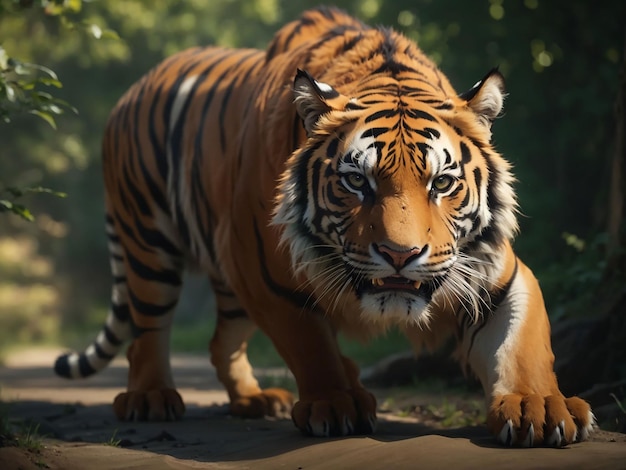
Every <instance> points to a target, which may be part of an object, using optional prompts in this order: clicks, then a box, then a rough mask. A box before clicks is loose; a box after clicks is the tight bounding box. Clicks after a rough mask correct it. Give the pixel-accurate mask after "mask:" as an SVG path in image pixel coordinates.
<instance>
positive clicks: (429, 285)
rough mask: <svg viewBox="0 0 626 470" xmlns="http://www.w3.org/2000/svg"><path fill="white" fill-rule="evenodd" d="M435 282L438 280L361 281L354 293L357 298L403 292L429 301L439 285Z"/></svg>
mask: <svg viewBox="0 0 626 470" xmlns="http://www.w3.org/2000/svg"><path fill="white" fill-rule="evenodd" d="M437 281H438V278H434V279H431V280H429V281H413V280H411V279H407V278H406V277H403V276H389V277H383V278H372V279H363V280H360V281H359V282H358V283H357V286H356V291H357V294H358V295H359V296H361V295H364V294H382V293H393V292H405V293H407V294H410V295H414V296H417V297H422V298H423V299H425V300H427V301H430V299H431V298H432V296H433V294H434V292H435V290H437V287H438V286H439V285H440V283H439V282H437Z"/></svg>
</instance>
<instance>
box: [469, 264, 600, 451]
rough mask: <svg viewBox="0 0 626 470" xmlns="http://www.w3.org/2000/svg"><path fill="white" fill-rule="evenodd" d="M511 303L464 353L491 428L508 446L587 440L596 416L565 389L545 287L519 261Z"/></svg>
mask: <svg viewBox="0 0 626 470" xmlns="http://www.w3.org/2000/svg"><path fill="white" fill-rule="evenodd" d="M511 262H512V263H514V264H515V268H514V269H512V274H511V276H510V279H511V282H510V284H509V287H508V291H507V293H506V295H505V298H504V299H503V301H502V302H500V304H499V306H498V307H497V309H496V310H495V311H494V312H492V313H490V314H488V315H489V316H488V317H487V318H485V320H484V322H482V323H479V324H477V325H474V326H472V327H470V328H469V329H468V330H467V331H466V332H465V334H464V335H463V342H462V349H463V351H464V353H465V356H466V357H467V359H468V360H469V364H470V366H471V367H472V369H473V370H474V372H475V373H476V374H477V375H478V377H479V378H480V380H481V382H482V384H483V388H484V389H485V392H486V395H487V400H488V402H489V409H488V413H487V426H488V428H489V430H490V431H491V432H492V433H493V434H494V435H495V436H496V438H497V440H498V441H499V442H500V443H501V444H503V445H509V446H512V445H518V446H526V447H530V446H537V445H548V446H557V447H558V446H563V445H566V444H569V443H572V442H575V441H580V440H584V439H586V438H587V436H588V434H589V432H590V431H591V429H592V425H593V422H594V417H593V414H592V412H591V408H590V407H589V405H588V404H587V403H586V402H585V401H584V400H582V399H580V398H578V397H572V398H566V397H564V396H563V394H562V393H561V391H560V390H559V386H558V383H557V379H556V375H555V374H554V370H553V364H554V355H553V353H552V347H551V344H550V324H549V321H548V314H547V312H546V309H545V306H544V303H543V297H542V294H541V290H540V288H539V284H538V282H537V280H536V279H535V277H534V276H533V274H532V272H531V271H530V269H528V268H527V267H526V266H525V265H524V264H523V263H521V261H519V260H517V262H515V260H514V258H513V259H512V261H511Z"/></svg>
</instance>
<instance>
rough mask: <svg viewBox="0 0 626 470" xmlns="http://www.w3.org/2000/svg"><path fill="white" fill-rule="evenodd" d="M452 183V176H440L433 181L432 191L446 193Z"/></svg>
mask: <svg viewBox="0 0 626 470" xmlns="http://www.w3.org/2000/svg"><path fill="white" fill-rule="evenodd" d="M453 182H454V178H452V176H448V175H441V176H438V177H437V178H435V179H434V180H433V184H432V189H433V190H435V191H439V192H441V191H446V190H448V189H450V186H452V183H453Z"/></svg>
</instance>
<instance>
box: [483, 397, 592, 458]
mask: <svg viewBox="0 0 626 470" xmlns="http://www.w3.org/2000/svg"><path fill="white" fill-rule="evenodd" d="M593 423H594V416H593V413H592V412H591V408H590V407H589V404H588V403H587V402H586V401H584V400H582V399H580V398H578V397H572V398H564V397H563V396H560V395H551V396H547V397H543V396H541V395H518V394H510V395H500V396H496V397H495V398H494V399H493V401H492V403H491V407H490V408H489V413H488V416H487V427H488V428H489V430H490V431H491V433H492V434H494V435H495V436H496V439H497V440H498V442H499V443H500V444H503V445H506V446H521V447H532V446H540V445H546V446H551V447H561V446H564V445H567V444H571V443H572V442H579V441H584V440H585V439H587V437H588V436H589V433H590V432H591V430H592V428H593Z"/></svg>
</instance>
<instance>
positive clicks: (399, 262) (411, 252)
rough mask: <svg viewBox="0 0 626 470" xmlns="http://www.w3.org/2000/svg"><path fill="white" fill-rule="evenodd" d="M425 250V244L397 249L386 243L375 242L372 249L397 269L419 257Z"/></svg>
mask: <svg viewBox="0 0 626 470" xmlns="http://www.w3.org/2000/svg"><path fill="white" fill-rule="evenodd" d="M425 250H426V246H424V247H422V248H418V247H416V246H414V247H413V248H409V249H408V250H397V249H394V248H391V247H389V246H387V245H379V244H377V243H375V244H374V251H376V252H377V253H378V254H379V255H380V256H382V257H383V258H384V259H385V261H387V263H389V264H390V265H391V266H393V267H394V268H396V269H397V270H400V269H402V268H404V267H405V266H406V265H407V264H409V263H410V262H411V261H414V260H415V259H417V258H419V257H420V255H422V254H423V253H424V251H425Z"/></svg>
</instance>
